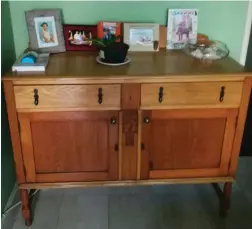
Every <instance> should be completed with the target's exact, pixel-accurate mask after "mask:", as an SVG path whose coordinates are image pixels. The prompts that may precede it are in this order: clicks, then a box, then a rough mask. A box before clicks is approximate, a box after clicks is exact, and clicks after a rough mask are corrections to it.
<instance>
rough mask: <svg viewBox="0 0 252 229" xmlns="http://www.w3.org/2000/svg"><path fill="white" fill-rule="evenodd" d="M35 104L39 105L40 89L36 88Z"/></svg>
mask: <svg viewBox="0 0 252 229" xmlns="http://www.w3.org/2000/svg"><path fill="white" fill-rule="evenodd" d="M33 92H34V105H35V106H38V104H39V95H38V89H36V88H35V89H34V91H33Z"/></svg>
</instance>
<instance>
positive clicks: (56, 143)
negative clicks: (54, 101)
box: [31, 120, 109, 173]
mask: <svg viewBox="0 0 252 229" xmlns="http://www.w3.org/2000/svg"><path fill="white" fill-rule="evenodd" d="M108 125H109V123H107V122H106V120H97V121H88V122H83V121H71V122H33V123H31V132H32V136H33V149H34V159H35V164H36V172H37V173H56V172H92V171H93V172H95V171H96V172H98V171H99V172H101V171H107V170H108V162H107V158H108V155H107V151H108V150H107V148H106V147H107V146H108V144H109V143H108V134H109V133H107V130H108ZM45 132H46V133H47V134H46V135H45V134H44V133H45Z"/></svg>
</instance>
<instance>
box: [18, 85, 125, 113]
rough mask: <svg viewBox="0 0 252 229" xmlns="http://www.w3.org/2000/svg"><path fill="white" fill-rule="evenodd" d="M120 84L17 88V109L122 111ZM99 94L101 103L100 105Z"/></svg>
mask: <svg viewBox="0 0 252 229" xmlns="http://www.w3.org/2000/svg"><path fill="white" fill-rule="evenodd" d="M34 89H37V91H38V96H39V98H38V105H35V104H34V101H35V99H34V96H35V93H34ZM120 90H121V86H120V85H119V84H114V85H51V86H49V85H48V86H37V85H35V86H15V87H14V93H15V99H16V108H17V109H33V110H34V109H38V110H55V109H56V110H57V109H59V108H63V109H66V108H69V109H70V110H73V109H84V110H85V109H87V110H88V109H106V110H112V109H114V110H119V109H120ZM99 94H100V95H102V96H100V99H101V101H100V103H99V101H98V100H99Z"/></svg>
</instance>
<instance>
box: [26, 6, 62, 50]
mask: <svg viewBox="0 0 252 229" xmlns="http://www.w3.org/2000/svg"><path fill="white" fill-rule="evenodd" d="M25 17H26V24H27V29H28V35H29V49H31V50H34V51H38V52H41V53H59V52H65V51H66V48H65V41H64V36H63V28H62V19H61V12H60V9H48V10H31V11H27V12H25Z"/></svg>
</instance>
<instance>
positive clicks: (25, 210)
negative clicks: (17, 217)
mask: <svg viewBox="0 0 252 229" xmlns="http://www.w3.org/2000/svg"><path fill="white" fill-rule="evenodd" d="M20 195H21V201H22V215H23V217H24V219H25V224H26V225H27V226H30V225H31V224H32V219H31V209H30V204H29V195H28V191H27V190H26V189H21V190H20Z"/></svg>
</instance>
